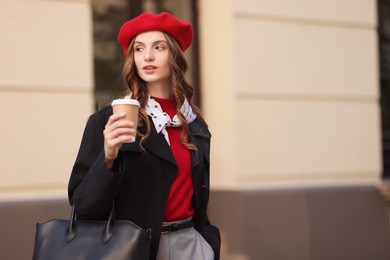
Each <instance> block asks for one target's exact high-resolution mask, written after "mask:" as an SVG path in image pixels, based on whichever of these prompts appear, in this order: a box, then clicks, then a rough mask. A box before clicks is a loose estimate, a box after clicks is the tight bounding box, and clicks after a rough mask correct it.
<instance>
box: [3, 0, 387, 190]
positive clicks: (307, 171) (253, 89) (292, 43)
mask: <svg viewBox="0 0 390 260" xmlns="http://www.w3.org/2000/svg"><path fill="white" fill-rule="evenodd" d="M0 5H1V8H0V31H1V32H2V43H1V48H0V56H1V57H2V59H1V60H0V69H1V71H2V73H1V76H0V104H1V106H2V107H1V108H2V111H3V112H2V118H3V124H2V126H3V127H2V128H1V130H0V133H1V135H0V142H1V147H2V149H1V152H0V156H1V162H2V163H1V166H0V167H1V168H0V175H1V176H0V177H1V180H2V181H1V182H0V198H15V197H21V198H26V197H30V196H32V195H34V196H60V197H64V196H66V185H67V181H68V177H69V172H70V169H71V167H72V163H73V160H74V158H75V156H76V152H77V149H78V146H79V141H80V138H81V133H82V130H83V127H84V124H85V121H86V118H87V116H88V115H89V114H90V113H91V111H92V95H91V92H92V89H93V75H92V74H93V73H92V70H93V68H92V46H91V41H92V39H91V37H92V28H91V10H90V5H89V1H88V0H29V1H24V0H1V1H0ZM199 8H200V10H199V14H200V17H199V21H200V29H201V35H200V41H201V46H200V47H201V49H200V51H201V62H202V64H201V70H202V86H203V90H202V93H203V97H202V98H203V108H204V112H205V116H206V119H207V121H208V123H209V125H210V128H211V130H212V132H213V143H212V145H213V146H212V185H213V187H214V188H231V187H233V188H235V187H241V186H253V185H254V186H259V185H264V184H268V183H269V184H271V185H274V184H277V183H290V184H294V183H298V184H301V183H302V182H310V183H324V182H329V181H330V182H334V183H338V182H341V181H342V182H347V183H353V182H356V181H365V182H367V181H369V182H372V181H374V182H375V181H377V180H379V179H380V170H381V169H380V137H379V135H380V132H379V123H380V122H379V111H378V82H377V81H378V76H377V74H378V68H377V45H376V44H377V36H376V6H375V1H374V0H365V1H359V2H358V3H357V2H356V1H353V0H343V1H336V0H332V1H316V2H315V3H314V2H312V1H308V0H299V1H294V3H292V2H291V1H288V0H272V1H271V0H269V1H268V0H263V1H255V0H242V1H241V0H240V1H237V0H236V1H233V0H223V1H222V0H215V1H205V0H202V1H200V2H199ZM15 103H18V104H22V105H18V106H17V107H14V106H11V105H13V104H15Z"/></svg>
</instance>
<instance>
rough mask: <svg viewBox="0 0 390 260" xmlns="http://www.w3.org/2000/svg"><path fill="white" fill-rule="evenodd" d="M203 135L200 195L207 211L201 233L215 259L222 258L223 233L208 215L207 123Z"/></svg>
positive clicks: (208, 164) (208, 145)
mask: <svg viewBox="0 0 390 260" xmlns="http://www.w3.org/2000/svg"><path fill="white" fill-rule="evenodd" d="M201 132H202V135H203V136H204V137H205V138H204V142H203V145H202V146H201V147H200V148H201V149H202V152H203V155H204V157H205V160H204V172H203V176H202V177H203V179H202V186H201V195H200V204H201V208H203V207H206V208H205V209H202V210H201V211H205V215H204V220H203V221H202V222H204V225H203V226H202V228H201V230H200V231H199V233H200V234H201V235H202V237H203V238H204V239H205V240H206V241H207V243H209V245H210V246H211V248H212V249H213V251H214V256H215V258H214V259H215V260H219V259H220V251H221V235H220V231H219V229H218V228H217V227H216V226H214V225H213V224H211V223H210V220H209V217H208V215H207V213H206V212H207V205H208V202H209V195H210V139H211V133H210V132H209V130H208V128H207V125H205V124H204V125H203V128H202V131H201Z"/></svg>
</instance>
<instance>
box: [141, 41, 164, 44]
mask: <svg viewBox="0 0 390 260" xmlns="http://www.w3.org/2000/svg"><path fill="white" fill-rule="evenodd" d="M159 43H165V44H167V41H165V40H157V41H155V42H153V44H159ZM134 44H145V43H143V42H141V41H135V42H134Z"/></svg>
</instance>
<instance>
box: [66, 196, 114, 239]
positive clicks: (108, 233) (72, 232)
mask: <svg viewBox="0 0 390 260" xmlns="http://www.w3.org/2000/svg"><path fill="white" fill-rule="evenodd" d="M114 223H115V204H114V203H113V204H112V208H111V211H110V215H109V217H108V220H107V223H106V226H105V228H104V230H103V234H102V242H103V244H106V243H108V242H109V241H110V240H111V238H112V236H113V235H114ZM76 235H77V216H76V210H75V206H74V205H73V206H72V212H71V215H70V221H69V226H68V228H67V230H66V234H65V236H66V242H67V243H70V242H72V240H73V239H75V238H76Z"/></svg>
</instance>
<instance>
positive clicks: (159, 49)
mask: <svg viewBox="0 0 390 260" xmlns="http://www.w3.org/2000/svg"><path fill="white" fill-rule="evenodd" d="M155 49H156V50H158V51H162V50H165V46H164V45H160V44H159V45H156V47H155Z"/></svg>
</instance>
